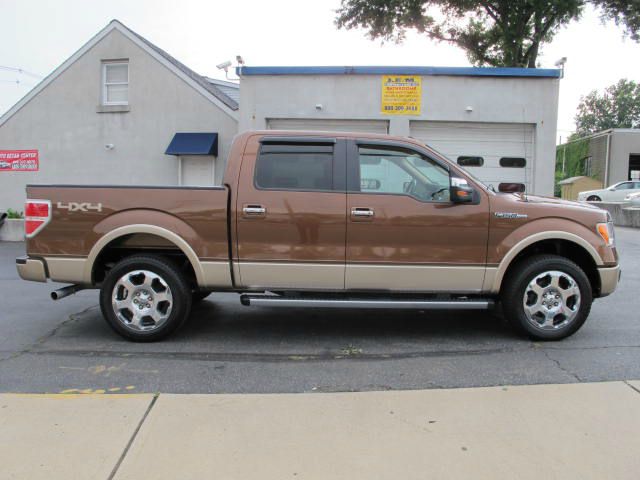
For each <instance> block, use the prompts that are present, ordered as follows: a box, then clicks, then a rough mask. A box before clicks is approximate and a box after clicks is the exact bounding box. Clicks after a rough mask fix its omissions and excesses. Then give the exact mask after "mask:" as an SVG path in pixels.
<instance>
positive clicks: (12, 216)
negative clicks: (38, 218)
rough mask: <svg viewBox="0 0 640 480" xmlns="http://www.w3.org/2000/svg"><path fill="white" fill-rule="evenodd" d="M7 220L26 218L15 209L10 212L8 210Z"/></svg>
mask: <svg viewBox="0 0 640 480" xmlns="http://www.w3.org/2000/svg"><path fill="white" fill-rule="evenodd" d="M7 218H9V219H14V220H15V219H22V218H24V213H23V212H18V211H17V210H14V209H13V208H10V209H9V210H7Z"/></svg>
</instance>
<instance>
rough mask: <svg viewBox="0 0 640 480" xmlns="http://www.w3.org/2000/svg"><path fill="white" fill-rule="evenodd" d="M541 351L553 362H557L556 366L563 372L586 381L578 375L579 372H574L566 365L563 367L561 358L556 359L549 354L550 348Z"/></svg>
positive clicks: (578, 379)
mask: <svg viewBox="0 0 640 480" xmlns="http://www.w3.org/2000/svg"><path fill="white" fill-rule="evenodd" d="M556 350H558V349H556ZM541 351H542V353H543V355H544V356H545V357H547V358H548V359H549V360H551V361H552V362H553V363H555V364H556V366H557V367H558V368H559V369H560V370H561V371H563V372H564V373H566V374H567V375H569V376H571V377H573V378H574V379H576V380H577V381H578V382H580V383H582V382H584V380H582V379H581V378H580V377H579V376H578V374H576V373H574V372H572V371H571V370H569V369H568V368H566V367H563V366H562V364H561V363H560V360H557V359H555V358H552V357H551V356H550V355H549V351H548V350H541Z"/></svg>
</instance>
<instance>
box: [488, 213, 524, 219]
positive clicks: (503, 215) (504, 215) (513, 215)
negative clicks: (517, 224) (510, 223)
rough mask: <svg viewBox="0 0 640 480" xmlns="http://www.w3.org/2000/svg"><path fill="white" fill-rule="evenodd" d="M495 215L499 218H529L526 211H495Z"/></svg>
mask: <svg viewBox="0 0 640 480" xmlns="http://www.w3.org/2000/svg"><path fill="white" fill-rule="evenodd" d="M494 215H495V216H496V217H498V218H528V217H529V215H525V214H524V213H512V212H495V213H494Z"/></svg>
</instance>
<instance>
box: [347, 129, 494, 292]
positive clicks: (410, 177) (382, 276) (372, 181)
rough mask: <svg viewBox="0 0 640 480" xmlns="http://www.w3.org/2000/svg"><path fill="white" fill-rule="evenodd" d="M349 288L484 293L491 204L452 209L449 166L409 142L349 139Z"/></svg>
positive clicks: (482, 199)
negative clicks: (405, 143)
mask: <svg viewBox="0 0 640 480" xmlns="http://www.w3.org/2000/svg"><path fill="white" fill-rule="evenodd" d="M347 152H348V155H347V162H348V163H347V171H348V174H347V212H346V214H347V251H346V258H347V262H346V275H345V287H346V288H347V289H366V290H396V291H404V292H411V291H414V292H456V293H458V292H460V293H462V292H468V293H475V292H480V291H481V290H482V285H483V281H484V275H485V269H486V255H487V239H488V222H489V202H488V198H487V196H486V193H485V192H477V195H476V197H477V198H476V200H475V201H474V202H473V203H466V204H460V203H452V202H451V201H450V198H449V193H450V190H449V187H450V184H451V182H452V178H453V179H454V182H456V181H461V180H463V181H466V180H465V179H463V178H461V177H460V175H461V174H460V173H457V172H456V171H455V170H453V169H452V167H451V166H449V165H447V164H446V162H443V161H441V160H438V159H435V158H431V157H430V156H429V154H428V151H426V150H425V151H418V149H416V147H413V146H411V145H410V144H407V145H406V146H405V145H404V144H399V143H395V142H386V143H385V141H377V140H376V141H367V140H362V141H356V140H351V141H349V143H348V147H347Z"/></svg>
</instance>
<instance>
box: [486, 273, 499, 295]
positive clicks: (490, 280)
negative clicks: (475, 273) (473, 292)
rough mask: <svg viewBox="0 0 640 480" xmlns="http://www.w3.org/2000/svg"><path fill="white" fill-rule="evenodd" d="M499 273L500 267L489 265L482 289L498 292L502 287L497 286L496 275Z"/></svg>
mask: <svg viewBox="0 0 640 480" xmlns="http://www.w3.org/2000/svg"><path fill="white" fill-rule="evenodd" d="M497 275H498V267H487V270H486V271H485V273H484V282H483V284H482V291H483V292H489V293H498V292H499V291H500V289H499V288H498V289H497V290H495V288H496V276H497Z"/></svg>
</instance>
